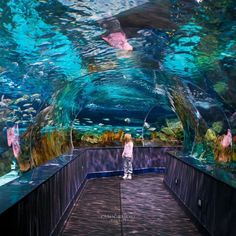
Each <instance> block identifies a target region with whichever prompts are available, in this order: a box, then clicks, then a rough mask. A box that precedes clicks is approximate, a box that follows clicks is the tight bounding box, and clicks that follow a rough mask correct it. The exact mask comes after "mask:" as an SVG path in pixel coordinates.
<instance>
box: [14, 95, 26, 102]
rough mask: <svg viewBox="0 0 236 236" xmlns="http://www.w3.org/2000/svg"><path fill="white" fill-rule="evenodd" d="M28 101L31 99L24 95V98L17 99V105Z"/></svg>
mask: <svg viewBox="0 0 236 236" xmlns="http://www.w3.org/2000/svg"><path fill="white" fill-rule="evenodd" d="M28 99H29V96H28V95H24V96H23V97H21V98H18V99H16V101H15V104H17V103H20V102H23V101H27V100H28Z"/></svg>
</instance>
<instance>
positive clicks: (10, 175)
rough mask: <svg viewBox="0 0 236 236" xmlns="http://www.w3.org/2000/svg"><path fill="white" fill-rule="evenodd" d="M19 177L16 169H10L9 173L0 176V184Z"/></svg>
mask: <svg viewBox="0 0 236 236" xmlns="http://www.w3.org/2000/svg"><path fill="white" fill-rule="evenodd" d="M18 177H19V173H18V171H15V170H12V171H10V172H9V173H7V174H5V175H3V176H1V177H0V186H2V185H4V184H6V183H9V182H11V181H13V180H14V179H17V178H18Z"/></svg>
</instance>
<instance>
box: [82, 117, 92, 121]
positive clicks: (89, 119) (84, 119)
mask: <svg viewBox="0 0 236 236" xmlns="http://www.w3.org/2000/svg"><path fill="white" fill-rule="evenodd" d="M83 120H91V119H90V118H87V117H86V118H83Z"/></svg>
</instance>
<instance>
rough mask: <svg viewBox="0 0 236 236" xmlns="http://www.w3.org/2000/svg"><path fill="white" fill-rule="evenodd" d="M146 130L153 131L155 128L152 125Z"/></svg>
mask: <svg viewBox="0 0 236 236" xmlns="http://www.w3.org/2000/svg"><path fill="white" fill-rule="evenodd" d="M148 130H149V131H152V132H153V131H155V130H156V128H154V127H151V128H149V129H148Z"/></svg>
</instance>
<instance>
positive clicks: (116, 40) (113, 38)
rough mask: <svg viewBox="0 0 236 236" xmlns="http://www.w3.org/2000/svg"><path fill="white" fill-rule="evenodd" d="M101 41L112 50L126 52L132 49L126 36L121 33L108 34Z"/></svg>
mask: <svg viewBox="0 0 236 236" xmlns="http://www.w3.org/2000/svg"><path fill="white" fill-rule="evenodd" d="M102 39H103V40H105V41H106V42H108V43H109V44H110V45H111V46H112V47H114V48H119V49H121V50H126V51H132V50H133V47H132V46H131V45H130V44H129V43H128V41H127V38H126V35H125V33H123V32H115V33H110V34H109V35H108V36H102Z"/></svg>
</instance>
